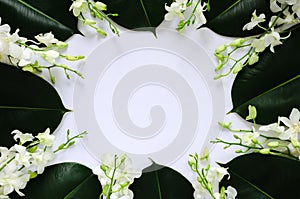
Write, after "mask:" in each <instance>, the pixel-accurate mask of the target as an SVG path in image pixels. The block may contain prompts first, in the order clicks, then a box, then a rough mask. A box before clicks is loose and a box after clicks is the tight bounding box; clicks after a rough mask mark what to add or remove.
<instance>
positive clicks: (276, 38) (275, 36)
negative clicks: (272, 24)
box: [265, 29, 282, 53]
mask: <svg viewBox="0 0 300 199" xmlns="http://www.w3.org/2000/svg"><path fill="white" fill-rule="evenodd" d="M280 39H281V37H280V34H279V33H278V32H276V31H275V30H274V29H272V32H271V33H269V34H266V35H265V46H266V47H267V46H270V50H271V52H273V53H274V47H275V46H277V45H280V44H282V42H281V41H280Z"/></svg>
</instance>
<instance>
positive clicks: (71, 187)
mask: <svg viewBox="0 0 300 199" xmlns="http://www.w3.org/2000/svg"><path fill="white" fill-rule="evenodd" d="M22 192H23V193H24V194H25V198H29V199H41V198H43V199H84V198H87V199H99V196H100V194H101V192H102V190H101V184H100V182H99V180H98V177H97V176H96V175H94V174H93V172H92V170H91V169H89V168H87V167H85V166H83V165H80V164H77V163H61V164H56V165H52V166H49V167H46V169H45V171H44V173H43V174H41V175H38V176H37V177H36V178H34V179H32V180H30V181H29V183H28V184H27V186H26V188H25V190H22ZM11 198H12V199H16V198H24V197H20V196H18V195H17V194H15V193H14V194H13V195H12V196H11Z"/></svg>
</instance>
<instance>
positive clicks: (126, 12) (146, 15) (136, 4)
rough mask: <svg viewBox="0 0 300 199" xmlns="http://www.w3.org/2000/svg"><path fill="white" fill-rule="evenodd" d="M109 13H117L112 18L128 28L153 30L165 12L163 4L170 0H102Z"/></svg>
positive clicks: (170, 1)
mask: <svg viewBox="0 0 300 199" xmlns="http://www.w3.org/2000/svg"><path fill="white" fill-rule="evenodd" d="M102 2H103V3H105V4H106V5H107V9H108V10H109V12H111V13H118V17H113V18H112V20H113V21H115V22H116V23H117V24H119V25H121V26H123V27H125V28H128V29H139V30H150V31H152V32H155V27H157V26H158V25H159V24H160V23H161V22H162V21H163V20H164V16H165V14H166V10H165V4H170V3H172V0H129V1H128V0H117V1H111V0H103V1H102Z"/></svg>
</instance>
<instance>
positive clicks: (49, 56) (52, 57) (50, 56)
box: [41, 50, 59, 64]
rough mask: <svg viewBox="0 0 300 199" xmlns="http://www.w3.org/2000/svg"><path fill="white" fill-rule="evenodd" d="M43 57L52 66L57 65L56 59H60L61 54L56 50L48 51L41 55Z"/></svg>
mask: <svg viewBox="0 0 300 199" xmlns="http://www.w3.org/2000/svg"><path fill="white" fill-rule="evenodd" d="M41 57H42V58H43V59H44V60H46V61H47V62H49V63H50V64H55V61H56V59H57V58H58V57H59V52H57V51H55V50H48V51H45V52H42V53H41Z"/></svg>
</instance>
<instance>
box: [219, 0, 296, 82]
mask: <svg viewBox="0 0 300 199" xmlns="http://www.w3.org/2000/svg"><path fill="white" fill-rule="evenodd" d="M270 10H271V11H272V12H273V13H274V14H275V15H274V16H272V17H271V18H270V21H269V22H268V26H267V27H263V26H262V25H261V23H263V22H266V16H265V14H264V13H256V10H254V12H253V13H252V17H251V21H250V22H249V23H247V24H245V25H244V27H243V30H252V29H253V28H254V27H258V28H260V29H261V30H262V31H263V33H261V34H259V35H257V36H252V37H247V38H238V39H236V40H234V41H233V42H231V43H230V44H224V45H221V46H219V47H218V48H217V49H216V50H215V57H216V58H217V59H218V66H217V67H216V68H215V70H216V71H220V70H221V69H222V68H223V67H224V66H226V65H231V67H230V69H229V70H228V71H227V72H226V73H224V74H223V73H219V74H218V75H217V76H216V77H215V79H219V78H222V77H225V76H228V75H229V74H231V73H232V74H236V73H238V72H239V71H240V70H242V69H243V68H244V67H245V66H247V65H253V64H255V63H257V62H258V61H259V54H260V53H262V52H263V51H265V49H266V48H269V49H270V51H271V52H273V53H274V52H275V49H274V47H275V46H278V45H281V44H282V41H283V40H285V39H286V38H288V37H289V36H290V34H291V31H292V29H293V28H295V27H296V26H295V25H297V24H299V22H300V1H299V0H270ZM245 51H246V53H244V52H245ZM239 54H243V55H242V56H240V55H239Z"/></svg>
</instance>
